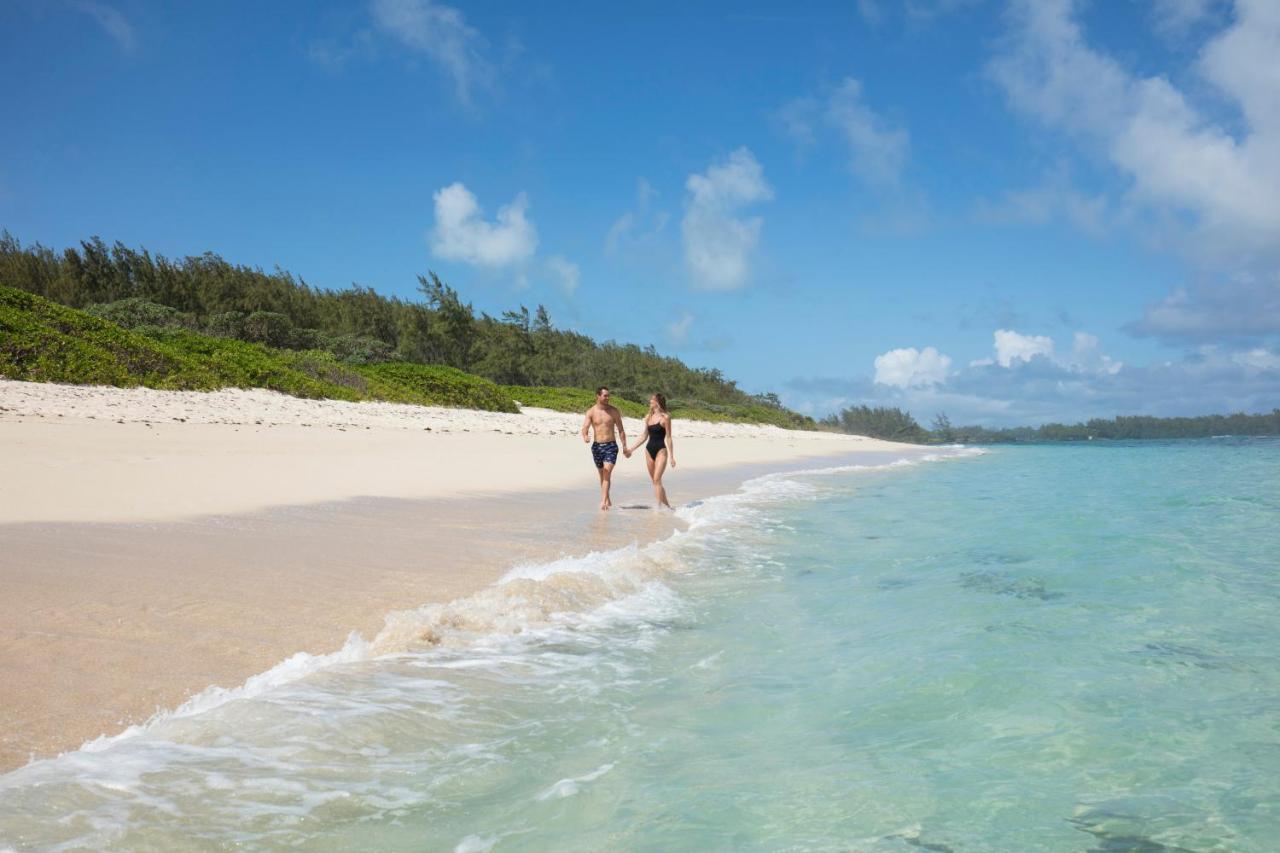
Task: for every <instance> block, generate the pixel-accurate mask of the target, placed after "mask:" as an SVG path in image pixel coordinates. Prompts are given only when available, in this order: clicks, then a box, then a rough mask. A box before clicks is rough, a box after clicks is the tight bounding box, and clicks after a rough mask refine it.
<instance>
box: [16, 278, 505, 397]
mask: <svg viewBox="0 0 1280 853" xmlns="http://www.w3.org/2000/svg"><path fill="white" fill-rule="evenodd" d="M154 307H156V306H150V305H148V304H134V305H131V306H126V310H125V311H123V312H120V313H116V314H114V315H113V314H112V313H111V312H103V313H104V314H105V315H106V316H119V317H121V318H122V319H124V320H125V321H126V322H139V323H142V322H151V323H155V321H157V320H162V321H163V320H164V319H165V318H166V317H168V316H169V315H167V314H166V313H165V312H156V311H154V310H153V308H154ZM0 376H4V377H7V378H10V379H25V380H32V381H41V382H67V383H76V384H89V385H116V386H121V387H130V386H137V385H144V386H147V387H150V388H164V389H187V390H202V391H208V390H214V389H217V388H226V387H234V388H267V389H270V390H273V391H280V392H282V393H285V394H291V395H293V396H295V397H306V398H311V399H330V400H384V401H387V402H395V403H415V404H418V405H428V406H458V407H465V408H475V409H487V410H489V411H501V412H514V411H516V406H515V404H514V403H513V402H512V401H511V399H510V398H509V397H508V396H506V395H505V394H503V393H502V392H501V391H500V390H499V389H498V387H497V386H496V385H494V384H493V383H492V382H489V381H488V380H486V379H481V378H480V377H478V376H470V375H468V374H465V373H463V372H461V371H459V370H454V369H452V368H448V367H438V366H436V367H433V366H428V365H417V364H397V363H386V364H378V365H355V364H347V363H344V362H342V361H339V360H338V359H337V358H335V357H334V356H333V355H332V354H331V353H329V352H325V351H320V350H310V351H295V350H279V349H272V348H271V347H267V346H264V345H263V344H257V343H249V342H247V341H240V340H234V339H230V338H217V337H211V336H209V335H203V334H200V333H198V332H193V331H191V330H190V329H188V328H185V327H184V325H183V324H180V323H178V324H173V323H169V324H165V323H159V324H155V325H138V326H137V327H136V328H134V329H132V330H130V329H124V328H121V327H120V326H118V325H116V324H115V323H112V322H110V321H108V320H105V319H103V318H102V316H94V315H92V314H90V313H88V312H85V311H77V310H75V309H73V308H67V307H65V306H62V305H58V304H56V303H53V302H50V301H49V300H47V299H42V298H41V297H39V296H35V295H34V294H31V293H27V292H25V291H21V290H15V289H13V288H9V287H4V286H0Z"/></svg>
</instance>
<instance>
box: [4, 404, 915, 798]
mask: <svg viewBox="0 0 1280 853" xmlns="http://www.w3.org/2000/svg"><path fill="white" fill-rule="evenodd" d="M8 390H9V389H7V388H5V387H4V386H3V385H0V406H3V407H4V408H5V411H3V412H0V448H4V450H3V451H0V453H3V455H4V456H5V457H6V458H5V460H4V462H5V465H6V469H7V470H15V469H16V470H18V471H20V472H26V476H25V478H24V477H22V476H15V477H12V478H9V483H10V485H9V486H8V487H6V488H5V489H3V491H0V541H2V542H3V546H4V547H3V554H4V557H3V558H2V559H0V624H3V625H5V626H6V628H5V630H4V632H3V634H2V635H0V680H3V681H4V682H5V683H6V684H8V685H9V687H10V689H9V690H8V691H6V693H5V695H4V697H3V699H0V721H2V722H3V725H0V732H2V733H3V734H2V739H0V773H3V772H7V771H9V770H13V769H16V768H17V767H20V766H22V765H23V764H25V763H27V762H28V761H29V760H31V759H40V758H46V757H51V756H53V755H56V754H59V753H61V752H65V751H68V750H74V749H76V748H78V747H80V746H82V745H83V744H85V743H86V742H89V741H91V740H93V739H95V738H98V737H101V736H104V735H105V736H111V735H114V734H118V733H119V732H121V731H123V730H124V729H126V728H128V727H129V726H131V725H136V724H139V723H142V722H145V721H146V720H148V719H150V718H151V717H152V716H153V715H154V714H155V713H156V712H158V711H161V710H167V709H168V710H171V709H174V708H176V707H178V706H180V705H181V704H182V703H183V702H185V701H187V700H188V699H190V698H191V697H192V696H195V695H197V694H200V693H201V692H202V691H205V690H207V689H209V688H211V687H214V686H221V687H224V688H233V687H236V686H239V685H242V684H243V683H244V682H245V681H246V680H247V679H249V678H251V677H253V676H255V675H258V674H261V673H264V672H266V671H268V670H270V669H271V668H273V667H275V666H276V665H278V664H280V663H281V662H282V661H284V660H285V659H286V658H288V657H290V656H291V655H294V654H295V653H298V652H306V653H309V654H326V653H332V652H334V651H335V650H337V649H339V648H341V647H342V646H343V644H344V642H345V641H346V639H347V637H348V636H349V635H350V634H351V633H352V632H357V633H359V634H360V635H361V636H363V637H365V638H366V639H368V640H370V641H372V640H373V639H374V638H375V637H376V636H377V635H378V633H379V632H380V631H381V630H382V629H383V627H384V625H386V624H387V621H388V620H387V617H388V616H391V615H392V614H395V613H396V612H398V611H406V610H412V609H415V608H418V607H421V606H423V605H429V604H445V603H447V602H451V601H454V600H457V599H461V598H465V597H467V596H470V595H474V594H475V593H477V592H479V591H481V590H483V589H486V588H488V587H490V586H491V585H493V584H494V583H495V582H496V581H498V580H499V579H500V578H502V577H503V575H504V574H506V573H507V572H508V571H509V570H510V569H511V568H512V567H513V566H516V565H521V564H529V563H544V562H548V561H551V560H555V559H559V558H564V557H581V556H584V555H586V554H588V553H590V552H593V551H602V550H610V549H614V548H618V547H622V546H626V545H630V544H632V543H635V544H638V545H644V544H648V543H650V542H653V541H656V540H658V539H662V538H665V537H667V536H669V535H671V534H672V533H673V532H674V531H676V530H678V529H681V527H682V522H680V521H679V519H677V518H676V517H675V516H674V515H673V514H670V513H659V512H656V511H653V510H652V509H651V504H652V493H651V491H650V489H649V484H648V478H647V476H645V471H644V468H643V463H642V462H639V461H637V460H635V459H634V458H633V459H632V460H630V461H629V462H626V463H620V464H619V466H618V469H617V472H616V473H615V486H614V490H615V494H614V502H615V510H614V511H612V512H609V513H602V512H600V511H599V510H598V509H597V508H596V506H595V501H596V497H597V495H598V492H597V490H596V484H595V477H594V475H593V473H592V471H591V468H590V465H589V459H588V458H587V455H586V453H585V451H584V449H583V448H582V447H579V446H578V445H579V444H580V441H579V440H577V438H576V437H575V436H574V435H572V434H569V435H565V434H563V432H560V433H555V432H552V433H551V434H550V435H548V434H538V433H537V432H535V430H547V429H548V428H555V427H557V426H559V428H560V429H561V430H563V429H564V427H563V423H564V420H565V418H570V419H572V421H574V422H576V421H577V417H576V416H573V415H568V416H565V415H561V414H559V413H550V417H549V416H548V415H545V414H543V413H541V412H537V413H535V414H534V415H533V417H532V418H531V419H530V421H529V422H528V423H527V425H526V430H527V431H526V432H525V433H523V434H521V433H516V432H515V431H514V430H510V431H508V430H502V431H501V432H499V433H493V432H488V433H474V432H473V433H469V434H467V433H462V434H459V433H458V432H455V433H454V434H452V435H448V434H444V435H436V434H433V432H435V431H434V430H433V431H432V432H426V431H425V430H421V429H405V428H394V427H381V428H374V427H370V428H369V429H368V430H360V431H359V432H358V433H354V434H353V433H351V432H343V431H342V430H343V427H339V426H333V425H332V424H331V423H330V425H327V426H324V427H315V428H304V427H299V426H292V427H284V426H278V427H267V426H266V425H257V424H255V425H254V427H255V429H246V426H245V425H244V424H234V423H208V424H200V423H194V424H193V423H172V424H164V425H160V424H154V425H152V426H148V425H147V423H154V422H153V421H147V420H145V418H147V417H154V412H152V411H150V410H147V409H143V410H139V409H138V408H137V406H136V405H134V406H133V408H128V407H122V408H121V412H124V413H126V414H125V416H124V417H122V418H118V419H117V421H106V420H98V421H96V422H95V421H94V420H88V419H84V418H67V417H66V416H65V414H64V415H63V417H62V418H58V416H57V414H56V412H55V413H52V414H51V413H48V412H46V413H43V414H29V413H22V412H15V408H16V407H15V406H14V405H12V403H13V400H12V397H11V396H10V397H6V396H5V394H6V392H7V391H8ZM31 390H36V391H39V392H40V393H47V392H45V391H41V389H38V388H37V389H31ZM80 390H81V391H83V389H80ZM116 390H119V389H106V393H105V394H104V393H102V392H101V391H99V390H97V389H94V391H93V396H95V397H97V398H98V399H100V400H101V399H107V400H117V401H118V400H119V399H120V398H119V397H118V396H117V395H114V394H112V393H110V392H113V391H116ZM165 393H172V392H151V394H165ZM52 396H53V397H54V398H55V399H62V400H66V399H69V398H70V399H77V397H76V396H75V395H68V394H65V393H64V392H63V391H62V387H61V386H55V388H54V390H53V392H52ZM148 396H149V395H148ZM79 399H83V398H79ZM161 400H162V401H163V400H164V398H163V397H162V398H161ZM173 402H178V401H177V400H174V401H173ZM274 402H279V401H274ZM299 402H300V403H302V404H304V405H303V407H302V412H303V416H306V417H310V416H313V414H314V411H315V410H314V408H312V407H310V406H307V405H306V404H310V403H313V402H316V401H299ZM183 404H184V405H186V404H187V403H186V402H185V401H183ZM342 405H343V406H344V407H345V406H357V407H358V406H363V405H365V404H342ZM409 408H414V407H409ZM440 411H442V412H443V414H438V413H437V412H436V410H432V411H431V412H430V416H431V417H435V418H441V419H444V420H446V421H447V422H448V423H449V424H450V425H451V427H452V428H453V429H455V430H467V429H471V428H472V426H473V425H474V424H475V423H476V422H477V421H478V422H479V423H481V424H487V425H491V426H490V428H491V429H493V428H499V429H500V428H501V427H502V426H505V425H506V424H505V423H504V422H503V421H501V420H493V419H491V417H490V415H489V413H476V412H469V411H462V412H453V411H451V410H440ZM339 412H340V414H341V415H343V416H346V417H348V420H352V418H351V417H350V416H352V415H360V416H365V415H367V414H369V413H367V412H362V411H359V410H356V411H351V410H344V409H342V408H340V409H339ZM248 414H249V415H251V416H252V415H253V412H252V411H250V412H248ZM374 414H377V413H374ZM396 416H399V413H397V414H396ZM498 417H499V418H501V419H510V418H520V417H526V415H501V416H498ZM130 418H134V419H135V420H130ZM118 420H124V423H123V424H121V423H119V422H118ZM357 422H358V421H357ZM462 424H468V425H467V426H462ZM495 424H496V426H492V425H495ZM574 425H575V426H576V423H575V424H574ZM682 426H683V427H685V430H683V432H685V433H692V436H690V437H688V438H685V439H684V441H683V443H681V438H682V436H681V433H680V432H677V442H678V443H677V449H678V452H679V453H680V454H681V455H682V456H684V458H687V459H689V460H697V461H698V462H700V463H702V464H695V465H688V466H686V465H683V464H682V465H681V466H680V468H679V469H677V471H676V472H672V473H670V474H669V476H668V478H667V485H668V488H669V490H671V491H672V492H673V494H674V500H675V501H676V502H677V503H678V504H683V503H688V502H690V501H693V500H700V499H705V498H707V497H710V496H712V495H716V494H724V493H728V492H732V491H734V490H736V489H737V488H738V487H739V486H740V485H741V484H742V483H743V482H744V481H746V480H748V479H752V478H754V477H757V476H760V475H763V474H767V473H773V472H782V471H787V470H798V469H804V468H812V467H826V466H829V465H839V464H849V463H858V464H883V463H884V462H888V461H892V460H893V459H897V458H900V457H904V456H911V455H914V454H918V453H919V454H922V453H924V452H926V451H925V449H924V448H919V447H915V446H911V445H896V444H890V443H888V442H874V441H871V440H861V441H859V440H857V439H856V438H853V437H848V438H849V439H850V440H848V441H844V440H841V439H844V438H846V437H844V436H832V437H831V438H821V439H818V440H816V441H806V440H805V439H806V438H808V437H809V436H808V434H800V435H798V436H796V435H790V434H788V433H787V431H784V430H776V429H773V428H763V429H761V428H751V429H749V430H745V431H744V430H735V429H726V427H733V426H736V425H718V424H712V425H705V426H700V425H695V424H692V423H689V424H685V423H683V422H679V421H677V429H678V430H680V428H681V427H682ZM348 429H349V428H348ZM236 430H240V432H236ZM24 431H25V432H24ZM304 431H306V432H310V439H309V440H303V438H300V436H299V433H300V432H304ZM573 431H574V432H576V428H575V429H574V430H573ZM716 432H719V435H718V436H716V437H713V435H708V434H707V433H716ZM735 433H736V434H735ZM760 433H763V434H760ZM353 435H354V436H358V437H360V438H367V439H370V440H373V441H375V443H376V442H377V441H379V440H381V441H383V442H389V443H390V446H391V447H393V448H402V447H403V446H405V445H404V444H401V442H402V441H403V442H407V443H408V446H410V447H412V448H413V449H414V450H415V451H416V452H418V453H419V454H420V455H421V456H422V457H423V458H424V459H425V460H426V463H425V464H426V465H428V466H430V465H431V464H432V463H435V464H436V465H440V466H444V470H436V471H435V472H434V474H435V478H434V479H433V481H432V482H431V483H430V485H431V486H432V488H433V489H434V493H433V492H432V490H431V489H423V488H421V486H420V485H415V486H414V488H413V489H410V490H408V491H409V492H410V494H408V495H405V494H396V493H395V489H386V490H385V491H391V492H392V494H378V495H377V496H370V495H369V494H367V493H366V489H367V488H369V487H376V486H379V485H382V484H385V483H389V482H390V483H394V482H395V481H396V480H397V478H401V479H403V478H406V477H408V476H410V474H411V471H410V472H406V470H405V469H406V467H408V468H410V469H412V468H413V466H412V465H409V466H406V465H404V464H399V463H401V462H402V461H403V460H402V459H400V458H398V457H397V456H396V454H395V453H390V454H389V455H388V454H387V453H386V452H385V448H384V449H383V450H380V451H379V452H377V453H373V454H370V453H368V452H362V451H361V447H359V446H354V449H353V445H352V443H351V442H350V439H351V438H352V437H353ZM824 435H826V434H824ZM15 437H17V438H21V440H15ZM832 438H834V439H835V440H832ZM409 439H411V441H408V440H409ZM450 439H452V440H450ZM531 447H532V448H534V449H535V450H538V449H539V448H541V450H540V451H539V452H542V453H545V454H547V456H548V457H550V458H549V459H547V461H546V462H537V461H535V463H534V464H535V465H542V464H556V463H555V462H553V461H552V460H563V466H567V467H568V470H566V471H564V472H563V473H562V476H561V478H560V479H556V478H554V477H552V478H536V477H535V478H530V477H529V476H528V473H529V472H528V471H527V470H520V471H516V472H515V473H514V474H513V475H512V476H510V477H509V478H508V482H506V483H502V482H495V475H496V474H501V473H503V470H502V469H503V466H504V465H508V466H509V465H512V464H516V463H515V462H513V461H512V460H515V459H519V458H520V457H522V456H527V455H528V454H529V453H530V448H531ZM344 448H345V452H346V453H348V459H347V462H346V463H344V464H342V465H339V466H337V471H338V472H339V473H340V476H334V477H330V478H329V479H327V480H326V479H321V480H320V482H319V488H318V491H317V494H318V495H319V497H318V498H317V499H314V500H310V501H305V502H293V503H290V502H276V503H274V504H268V505H266V506H257V505H254V504H253V503H252V502H250V504H249V506H248V507H247V508H246V502H245V501H244V500H243V499H242V498H239V497H238V493H237V491H236V490H235V489H234V488H232V489H231V491H230V492H226V491H224V490H223V489H224V488H229V487H233V486H236V484H237V483H239V484H240V485H241V486H243V480H244V478H246V477H250V476H251V475H253V476H256V477H257V478H258V480H260V481H269V480H270V478H272V477H281V476H288V472H289V471H291V470H296V469H302V468H305V467H307V466H314V464H315V460H316V459H317V458H319V459H323V460H325V462H326V463H328V462H330V461H331V457H330V456H328V455H325V454H326V453H333V452H337V453H338V454H339V455H341V454H342V453H343V452H344ZM335 449H336V450H335ZM72 451H74V452H72ZM400 452H408V451H404V450H401V451H400ZM77 454H78V455H77ZM184 454H188V455H190V454H199V456H198V457H197V458H195V459H188V458H186V457H184ZM316 454H320V455H319V456H317V455H316ZM494 454H497V455H496V457H495V456H494ZM686 454H687V455H686ZM707 456H711V457H712V459H714V460H715V463H716V464H707V461H706V457H707ZM486 458H487V459H489V460H491V461H492V460H493V459H495V458H496V459H497V460H498V462H499V463H501V464H497V465H485V464H483V460H484V459H486ZM535 458H537V459H540V458H541V457H535ZM477 460H480V461H479V462H478V461H477ZM353 462H355V463H359V464H358V465H356V464H351V463H353ZM416 464H423V463H422V462H421V461H419V462H418V463H416ZM525 464H526V465H527V464H528V463H527V462H526V463H525ZM360 466H368V467H369V468H370V470H368V471H361V470H360ZM149 467H150V468H151V469H152V470H151V471H150V473H149V474H148V475H143V476H140V475H139V473H138V471H137V470H136V469H138V468H141V469H143V471H147V469H148V468H149ZM157 468H158V470H156V469H157ZM131 469H132V470H131ZM255 471H256V474H255ZM459 471H462V472H463V473H465V475H466V476H465V477H463V478H462V479H459ZM202 472H204V473H202ZM506 473H511V472H509V471H508V472H506ZM535 473H536V472H535ZM201 476H206V477H209V478H212V479H213V480H214V481H215V485H216V487H215V488H211V489H208V490H206V492H202V493H201V494H198V495H196V498H198V499H197V500H191V492H192V484H193V483H199V482H200V477H201ZM122 477H123V479H121V478H122ZM539 479H540V480H541V482H542V484H543V487H542V488H533V487H532V486H533V485H534V483H536V482H538V481H539ZM308 482H314V481H308ZM15 483H17V484H18V486H19V488H18V489H17V490H16V491H18V492H23V495H22V497H23V500H21V501H19V500H17V499H16V498H15V489H14V484H15ZM182 483H185V484H186V486H185V490H184V489H183V488H181V487H180V485H179V484H182ZM291 488H292V487H291ZM68 490H74V491H73V492H68ZM166 490H172V493H170V491H166ZM326 490H327V491H326ZM335 490H336V491H338V492H339V494H337V495H333V494H331V493H332V492H333V491H335ZM423 491H426V492H427V493H426V494H422V492H423ZM113 492H114V493H115V494H116V495H117V497H116V498H115V499H113V500H108V496H109V495H110V494H112V493H113ZM343 492H346V493H343ZM290 493H291V492H290ZM276 494H277V493H276V492H271V491H270V490H268V492H267V496H268V497H272V498H273V499H274V496H275V495H276ZM209 495H213V496H215V497H218V498H219V500H222V501H223V503H222V504H218V503H216V502H213V503H211V502H210V501H209V500H208V499H207V498H208V497H209ZM228 495H230V497H231V498H232V500H226V497H227V496H228ZM259 497H261V496H259ZM211 506H219V507H223V509H221V511H218V510H215V511H208V509H209V507H211ZM226 507H231V509H230V510H228V509H226ZM157 509H164V510H165V511H166V512H164V513H161V512H157ZM193 509H196V510H205V511H191V510H193ZM50 515H52V516H54V517H53V518H49V517H48V516H50ZM85 516H88V518H86V517H85Z"/></svg>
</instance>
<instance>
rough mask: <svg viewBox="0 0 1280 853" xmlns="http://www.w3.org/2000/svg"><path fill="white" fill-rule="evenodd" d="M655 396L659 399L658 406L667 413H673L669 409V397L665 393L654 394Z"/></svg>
mask: <svg viewBox="0 0 1280 853" xmlns="http://www.w3.org/2000/svg"><path fill="white" fill-rule="evenodd" d="M653 398H654V399H655V400H657V401H658V408H659V409H662V411H663V412H664V413H665V414H671V413H670V412H668V411H667V398H666V396H665V395H663V394H654V395H653Z"/></svg>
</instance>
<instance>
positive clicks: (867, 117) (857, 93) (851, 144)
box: [775, 77, 911, 188]
mask: <svg viewBox="0 0 1280 853" xmlns="http://www.w3.org/2000/svg"><path fill="white" fill-rule="evenodd" d="M775 118H776V119H777V121H778V122H779V123H780V124H781V125H782V129H783V130H784V131H785V132H786V133H787V135H788V136H790V137H791V138H792V139H794V140H795V141H796V142H797V143H798V144H799V145H800V147H801V148H802V149H803V148H807V147H809V146H812V145H814V144H816V143H817V141H818V130H819V127H823V128H827V129H829V130H832V131H834V132H835V133H836V134H838V135H839V137H840V140H841V142H842V143H843V144H844V146H845V148H846V150H847V151H848V155H849V169H850V171H852V172H853V173H854V174H855V175H856V176H857V177H858V178H860V179H862V180H863V181H865V182H867V183H868V184H871V185H872V186H877V187H881V188H884V187H891V186H894V185H896V184H897V183H898V180H899V178H900V177H901V175H902V170H903V168H904V167H905V166H906V162H907V154H908V151H909V149H910V145H911V140H910V136H909V135H908V133H907V131H906V130H903V129H902V128H898V127H894V126H892V125H891V124H890V123H889V122H887V121H886V120H885V119H884V118H883V117H882V116H880V115H879V114H878V113H876V112H875V110H873V109H871V107H870V106H868V105H867V103H866V98H865V97H864V94H863V90H862V83H861V82H860V81H858V80H857V79H855V78H853V77H846V78H845V79H844V80H842V81H840V85H839V86H837V87H836V88H835V90H834V91H832V92H831V94H830V95H828V96H827V97H826V99H825V101H819V100H818V99H817V98H813V97H804V98H797V99H795V100H793V101H790V102H788V103H786V104H784V105H783V106H782V108H781V109H780V110H778V112H777V113H776V115H775Z"/></svg>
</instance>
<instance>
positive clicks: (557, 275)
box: [547, 255, 582, 296]
mask: <svg viewBox="0 0 1280 853" xmlns="http://www.w3.org/2000/svg"><path fill="white" fill-rule="evenodd" d="M547 270H548V271H549V272H550V273H551V276H552V278H554V279H555V282H556V286H557V287H559V288H560V290H561V292H562V293H564V295H565V296H573V294H574V293H576V292H577V291H578V285H579V284H581V283H582V271H581V270H579V269H578V265H577V264H575V263H573V262H572V261H570V260H568V259H566V258H563V257H561V256H560V255H552V256H551V257H550V258H547Z"/></svg>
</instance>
